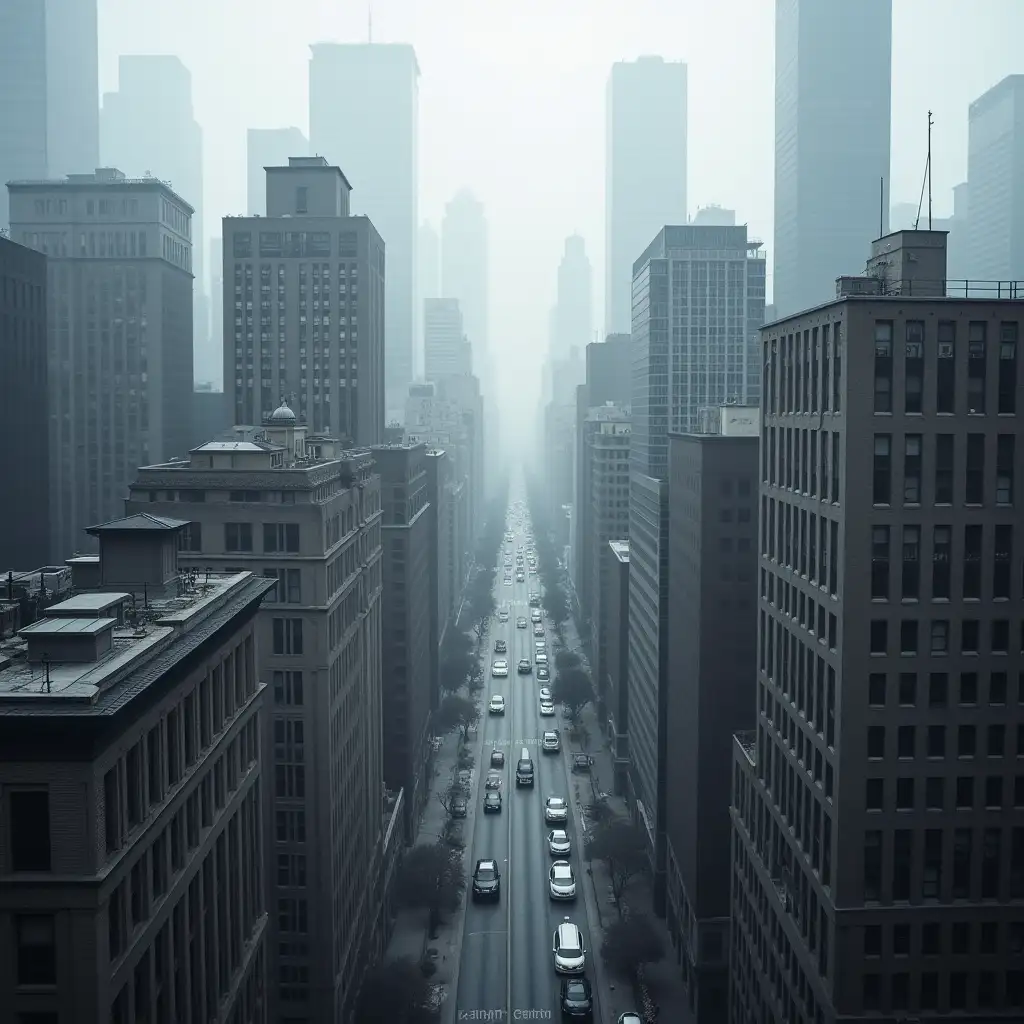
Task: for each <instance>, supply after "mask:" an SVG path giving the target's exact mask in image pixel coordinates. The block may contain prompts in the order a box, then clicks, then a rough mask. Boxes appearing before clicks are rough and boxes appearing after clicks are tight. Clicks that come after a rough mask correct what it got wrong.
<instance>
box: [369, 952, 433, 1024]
mask: <svg viewBox="0 0 1024 1024" xmlns="http://www.w3.org/2000/svg"><path fill="white" fill-rule="evenodd" d="M357 1005H358V1010H357V1012H356V1019H357V1020H358V1021H359V1022H360V1024H395V1022H396V1021H402V1022H403V1024H435V1022H436V1021H437V1020H438V1017H439V1012H438V1010H437V1008H436V1007H435V1005H434V990H433V986H432V985H431V983H430V982H429V981H428V980H427V978H426V977H425V975H424V973H423V971H422V969H421V968H420V966H419V965H418V964H417V963H416V962H415V961H414V960H412V959H411V958H409V957H402V958H400V959H397V960H390V961H387V962H382V963H379V964H377V965H376V966H374V967H371V968H370V970H369V971H367V973H366V975H365V976H364V977H363V983H362V985H361V986H360V989H359V999H358V1000H357Z"/></svg>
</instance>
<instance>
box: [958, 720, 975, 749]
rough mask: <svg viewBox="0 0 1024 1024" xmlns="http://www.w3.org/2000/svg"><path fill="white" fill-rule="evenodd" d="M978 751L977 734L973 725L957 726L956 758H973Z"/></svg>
mask: <svg viewBox="0 0 1024 1024" xmlns="http://www.w3.org/2000/svg"><path fill="white" fill-rule="evenodd" d="M977 749H978V734H977V732H976V731H975V728H974V726H973V725H958V726H957V729H956V755H957V757H974V755H975V753H976V752H977Z"/></svg>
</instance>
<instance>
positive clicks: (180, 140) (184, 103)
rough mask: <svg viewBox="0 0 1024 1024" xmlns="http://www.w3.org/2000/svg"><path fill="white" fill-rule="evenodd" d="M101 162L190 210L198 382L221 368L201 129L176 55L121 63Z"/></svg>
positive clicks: (106, 106)
mask: <svg viewBox="0 0 1024 1024" xmlns="http://www.w3.org/2000/svg"><path fill="white" fill-rule="evenodd" d="M100 156H101V158H102V160H103V164H104V166H106V167H117V168H120V169H121V170H122V171H124V173H125V174H126V175H127V176H128V177H129V178H141V177H143V176H145V175H147V174H150V175H153V177H156V178H159V179H160V180H161V181H166V182H167V183H168V184H169V185H170V186H171V188H173V189H174V191H175V192H177V193H178V195H180V196H181V197H182V198H183V199H184V200H185V201H186V202H187V203H188V204H189V205H190V206H191V207H192V208H193V210H195V213H194V214H193V215H192V275H193V281H192V295H193V323H194V327H193V335H192V337H193V361H194V375H195V378H196V379H197V380H209V379H211V377H212V376H213V375H214V374H215V373H216V372H218V371H219V369H220V365H219V364H220V352H219V350H217V349H215V348H214V347H213V346H212V345H211V344H210V341H209V332H210V328H209V319H210V307H209V298H208V296H209V292H208V290H207V289H208V288H209V282H208V281H207V280H206V246H205V243H204V241H203V237H204V231H203V130H202V129H201V128H200V127H199V124H198V123H197V122H196V119H195V114H194V113H193V110H192V75H191V74H190V73H189V70H188V68H186V67H185V65H184V64H182V62H181V61H180V60H179V59H178V58H177V57H173V56H148V55H143V56H134V55H132V56H121V57H120V58H119V59H118V87H117V91H116V92H108V93H104V96H103V107H102V109H101V111H100Z"/></svg>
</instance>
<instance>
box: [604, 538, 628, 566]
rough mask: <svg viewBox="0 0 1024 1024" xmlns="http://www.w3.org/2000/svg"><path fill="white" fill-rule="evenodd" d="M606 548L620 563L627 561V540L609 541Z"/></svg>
mask: <svg viewBox="0 0 1024 1024" xmlns="http://www.w3.org/2000/svg"><path fill="white" fill-rule="evenodd" d="M608 546H609V547H610V548H611V549H612V552H613V553H614V555H615V557H616V558H618V560H619V561H620V562H628V561H629V541H628V540H610V541H608Z"/></svg>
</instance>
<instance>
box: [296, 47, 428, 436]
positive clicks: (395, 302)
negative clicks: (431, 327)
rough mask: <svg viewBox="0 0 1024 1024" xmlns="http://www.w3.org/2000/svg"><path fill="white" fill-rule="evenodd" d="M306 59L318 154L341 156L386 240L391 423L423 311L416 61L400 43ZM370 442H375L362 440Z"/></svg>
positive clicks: (361, 205) (358, 207)
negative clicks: (419, 262) (419, 260)
mask: <svg viewBox="0 0 1024 1024" xmlns="http://www.w3.org/2000/svg"><path fill="white" fill-rule="evenodd" d="M311 49H312V57H311V58H310V62H309V137H310V142H311V144H312V147H313V151H314V152H315V153H320V154H323V155H324V156H325V157H327V159H328V160H330V161H331V162H332V163H338V162H341V163H342V165H343V166H344V167H345V170H346V173H347V174H348V175H349V177H350V179H351V181H352V184H353V187H354V188H355V201H354V207H353V209H354V210H355V211H356V212H358V213H360V214H364V215H366V216H367V217H369V218H370V220H371V221H373V224H374V226H375V227H376V229H377V230H378V231H379V232H380V236H381V238H383V239H385V241H386V242H387V251H388V272H387V285H386V292H387V295H386V307H387V315H386V329H387V337H386V351H387V358H386V360H385V368H386V372H387V379H386V382H385V388H386V392H387V396H388V398H387V407H386V408H387V421H388V422H390V421H391V420H392V419H394V418H395V417H396V416H400V415H401V413H402V408H403V406H404V404H405V395H406V390H407V389H408V387H409V383H410V382H411V381H412V379H413V335H414V327H413V322H414V320H415V317H416V314H417V313H418V310H416V309H415V307H414V305H413V304H414V303H415V301H416V296H417V294H418V291H417V287H416V263H417V258H416V240H417V231H418V229H419V209H418V206H419V198H418V176H419V155H418V154H419V74H420V72H419V66H418V65H417V63H416V54H415V52H414V51H413V48H412V47H411V46H407V45H405V44H398V43H387V44H381V43H352V44H337V43H317V44H316V45H315V46H313V47H311ZM360 443H370V442H362V441H361V442H360Z"/></svg>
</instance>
